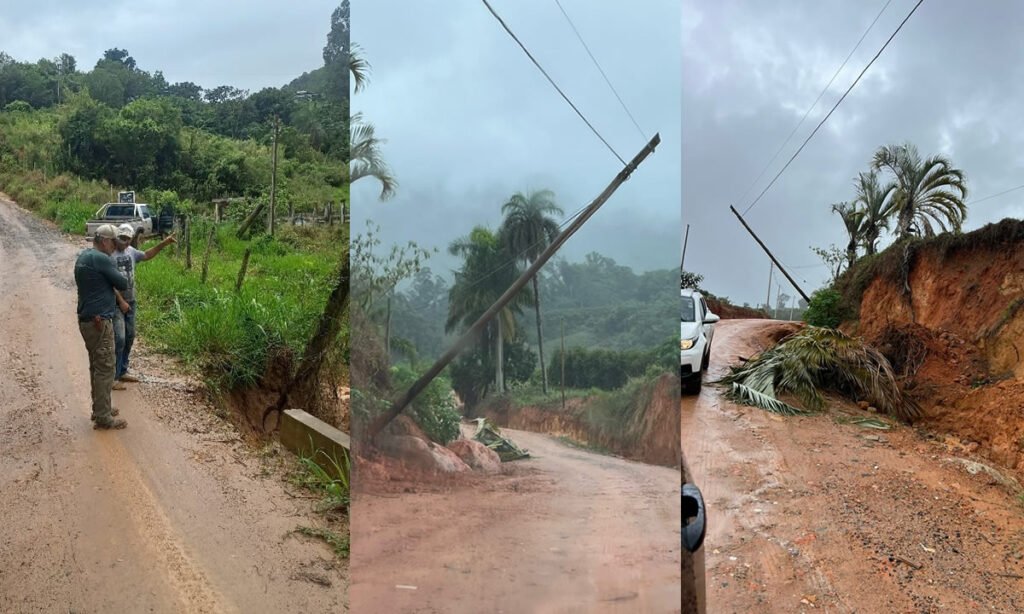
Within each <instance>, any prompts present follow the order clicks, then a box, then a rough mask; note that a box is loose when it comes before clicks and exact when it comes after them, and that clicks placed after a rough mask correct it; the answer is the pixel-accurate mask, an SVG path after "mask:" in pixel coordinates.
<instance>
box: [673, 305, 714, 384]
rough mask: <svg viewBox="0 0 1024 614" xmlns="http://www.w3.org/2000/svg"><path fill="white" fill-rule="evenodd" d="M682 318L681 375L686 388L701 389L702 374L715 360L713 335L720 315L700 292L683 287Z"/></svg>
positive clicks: (680, 320)
mask: <svg viewBox="0 0 1024 614" xmlns="http://www.w3.org/2000/svg"><path fill="white" fill-rule="evenodd" d="M680 298H681V300H682V311H681V313H680V318H679V377H680V380H681V383H682V389H683V390H684V391H689V392H693V393H697V392H700V386H701V377H702V376H703V374H704V371H706V370H707V368H708V363H709V362H710V361H711V339H712V338H713V337H714V336H715V322H718V316H716V315H715V314H713V313H711V311H710V310H708V304H707V303H706V302H705V301H704V297H703V296H701V294H700V293H699V292H695V291H693V290H681V291H680Z"/></svg>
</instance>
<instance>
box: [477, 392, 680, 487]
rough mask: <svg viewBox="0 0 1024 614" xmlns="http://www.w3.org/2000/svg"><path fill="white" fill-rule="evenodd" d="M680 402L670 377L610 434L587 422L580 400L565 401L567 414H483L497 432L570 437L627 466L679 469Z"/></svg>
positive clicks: (506, 408) (506, 410) (498, 409)
mask: <svg viewBox="0 0 1024 614" xmlns="http://www.w3.org/2000/svg"><path fill="white" fill-rule="evenodd" d="M678 396H679V380H678V379H676V377H675V376H674V375H671V374H666V375H663V376H662V377H661V378H659V379H658V380H657V382H656V383H655V385H654V390H653V392H652V394H651V397H650V401H649V402H648V403H647V406H646V407H645V408H640V409H638V410H637V411H636V412H635V413H634V415H633V419H632V420H631V421H630V423H629V424H628V425H627V426H626V428H625V429H623V430H622V431H614V432H613V431H608V430H602V429H598V428H596V427H594V426H593V425H592V424H591V423H590V422H589V421H588V420H587V399H580V398H575V399H568V400H567V401H566V408H565V410H562V408H561V406H560V404H559V403H555V404H552V405H551V406H546V407H537V406H513V405H512V404H511V403H510V402H504V403H500V404H498V405H495V406H493V407H491V408H488V409H487V410H485V411H484V416H485V417H486V418H487V419H488V420H491V421H492V422H494V423H495V424H497V425H498V426H499V427H503V428H504V427H509V428H513V429H518V430H524V431H533V432H535V433H547V434H549V435H555V436H563V437H568V438H569V439H572V440H574V441H577V442H580V443H584V444H587V445H590V446H594V447H597V448H602V449H605V450H608V451H610V452H612V453H614V454H617V455H619V456H622V457H624V458H628V459H631V460H637V461H641V462H645V463H650V464H653V465H664V466H667V467H678V466H679V461H680V456H679V440H678V439H677V438H676V436H675V433H676V431H677V429H678V426H679V414H678V411H677V410H676V399H677V398H678Z"/></svg>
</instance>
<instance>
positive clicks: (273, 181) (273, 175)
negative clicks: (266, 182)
mask: <svg viewBox="0 0 1024 614" xmlns="http://www.w3.org/2000/svg"><path fill="white" fill-rule="evenodd" d="M280 121H281V120H280V118H279V117H278V116H277V115H275V116H274V154H273V158H272V162H271V167H270V236H274V216H275V215H276V213H277V210H276V208H275V206H274V197H275V192H276V191H277V131H278V128H279V126H280Z"/></svg>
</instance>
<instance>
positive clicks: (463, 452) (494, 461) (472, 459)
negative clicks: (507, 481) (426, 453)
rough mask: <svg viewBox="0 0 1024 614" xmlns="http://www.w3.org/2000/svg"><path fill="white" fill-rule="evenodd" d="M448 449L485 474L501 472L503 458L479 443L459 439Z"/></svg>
mask: <svg viewBox="0 0 1024 614" xmlns="http://www.w3.org/2000/svg"><path fill="white" fill-rule="evenodd" d="M448 449H449V450H451V451H452V452H454V453H455V454H456V455H458V457H459V458H461V459H462V461H463V462H464V463H466V464H467V465H469V466H470V467H472V468H473V469H475V470H476V471H483V472H484V473H498V472H500V471H501V458H500V457H499V456H498V453H497V452H495V451H494V450H492V449H490V448H488V447H487V446H485V445H484V444H482V443H480V442H479V441H472V440H470V439H457V440H455V441H453V442H451V443H449V444H448Z"/></svg>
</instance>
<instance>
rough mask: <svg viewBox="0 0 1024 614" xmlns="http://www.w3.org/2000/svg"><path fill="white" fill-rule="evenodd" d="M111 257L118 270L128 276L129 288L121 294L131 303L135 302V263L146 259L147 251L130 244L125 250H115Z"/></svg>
mask: <svg viewBox="0 0 1024 614" xmlns="http://www.w3.org/2000/svg"><path fill="white" fill-rule="evenodd" d="M110 259H111V260H113V261H114V266H115V267H117V271H118V272H119V273H120V274H122V275H124V276H125V277H127V278H128V289H127V290H124V291H122V292H121V296H123V297H124V300H126V301H128V302H129V303H133V302H135V263H136V262H142V261H143V260H145V259H146V253H145V252H143V251H140V250H137V249H135V248H134V247H132V246H131V245H129V246H128V248H127V249H126V250H124V251H123V252H122V251H115V252H114V253H113V254H111V255H110Z"/></svg>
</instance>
